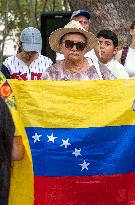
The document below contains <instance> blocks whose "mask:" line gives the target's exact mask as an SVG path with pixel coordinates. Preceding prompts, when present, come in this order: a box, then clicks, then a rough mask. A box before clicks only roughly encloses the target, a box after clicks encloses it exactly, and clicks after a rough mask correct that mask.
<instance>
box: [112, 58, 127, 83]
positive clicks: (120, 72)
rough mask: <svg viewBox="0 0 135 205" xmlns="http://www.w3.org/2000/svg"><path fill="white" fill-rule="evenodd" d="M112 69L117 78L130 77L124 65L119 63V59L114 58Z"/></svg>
mask: <svg viewBox="0 0 135 205" xmlns="http://www.w3.org/2000/svg"><path fill="white" fill-rule="evenodd" d="M110 70H111V71H112V73H113V74H114V75H115V76H116V77H117V78H119V79H120V78H124V79H125V78H126V79H127V78H129V75H128V73H127V71H126V70H125V68H124V66H123V65H122V64H121V63H119V62H118V61H117V60H115V59H114V60H113V61H112V64H111V68H110Z"/></svg>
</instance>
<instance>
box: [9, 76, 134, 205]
mask: <svg viewBox="0 0 135 205" xmlns="http://www.w3.org/2000/svg"><path fill="white" fill-rule="evenodd" d="M9 83H10V85H11V87H12V88H13V92H14V94H15V96H16V102H17V107H18V110H19V112H20V116H21V119H22V120H23V123H24V126H25V129H26V133H27V137H28V140H29V144H30V149H31V153H32V160H33V170H34V197H35V200H34V205H56V204H57V205H90V204H93V205H108V204H109V205H133V204H135V158H134V156H135V148H134V142H135V111H133V103H134V97H135V81H134V80H126V81H125V80H114V81H81V82H77V81H73V82H72V81H69V82H67V81H66V82H62V81H61V82H55V81H32V82H31V81H14V80H10V81H9ZM27 204H28V203H27Z"/></svg>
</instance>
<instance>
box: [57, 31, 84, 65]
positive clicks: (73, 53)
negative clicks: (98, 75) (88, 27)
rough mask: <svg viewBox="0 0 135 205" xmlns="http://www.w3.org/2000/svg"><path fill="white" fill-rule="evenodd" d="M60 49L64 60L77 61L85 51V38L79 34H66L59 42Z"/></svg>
mask: <svg viewBox="0 0 135 205" xmlns="http://www.w3.org/2000/svg"><path fill="white" fill-rule="evenodd" d="M60 51H61V53H63V54H64V57H65V60H70V61H78V60H81V59H82V58H84V55H85V53H86V39H85V37H84V36H83V35H81V34H78V33H77V34H76V33H73V34H66V35H65V36H64V38H63V39H62V42H61V43H60Z"/></svg>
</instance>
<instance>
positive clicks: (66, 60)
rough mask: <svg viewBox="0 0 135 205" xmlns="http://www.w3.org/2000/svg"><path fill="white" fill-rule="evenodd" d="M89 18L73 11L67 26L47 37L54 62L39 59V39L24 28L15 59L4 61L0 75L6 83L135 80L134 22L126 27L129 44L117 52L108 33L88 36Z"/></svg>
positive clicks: (36, 32)
mask: <svg viewBox="0 0 135 205" xmlns="http://www.w3.org/2000/svg"><path fill="white" fill-rule="evenodd" d="M91 21H92V14H91V13H90V12H89V11H87V10H83V9H81V10H78V11H74V12H73V13H72V15H71V19H70V22H69V23H68V24H67V25H65V26H64V28H59V29H57V30H55V31H54V32H52V33H51V35H50V38H49V44H50V47H51V49H52V50H53V51H55V52H56V62H52V60H51V59H50V58H48V57H47V56H43V55H41V49H42V37H41V33H40V31H39V30H38V29H36V28H33V27H28V28H25V29H24V30H23V31H22V33H21V35H20V39H19V49H18V51H19V52H18V53H17V54H16V55H13V56H10V57H8V58H7V59H6V60H5V61H4V62H3V64H2V67H1V72H2V73H3V74H4V75H5V77H6V78H7V79H9V78H10V79H22V80H40V79H53V80H89V79H100V80H101V79H128V78H133V77H135V71H134V67H133V63H134V61H135V21H133V22H132V24H131V27H130V35H131V44H130V45H128V46H126V45H123V48H122V49H121V50H120V51H118V46H119V45H118V37H117V35H116V34H115V33H114V32H113V31H111V30H104V29H103V30H101V31H99V32H98V33H97V36H95V35H94V34H93V33H91V32H90V29H91Z"/></svg>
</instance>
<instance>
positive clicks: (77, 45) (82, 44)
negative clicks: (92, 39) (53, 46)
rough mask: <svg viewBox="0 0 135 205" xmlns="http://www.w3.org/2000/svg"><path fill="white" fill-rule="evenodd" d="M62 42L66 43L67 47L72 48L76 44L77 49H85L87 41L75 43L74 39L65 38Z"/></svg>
mask: <svg viewBox="0 0 135 205" xmlns="http://www.w3.org/2000/svg"><path fill="white" fill-rule="evenodd" d="M62 43H64V44H65V47H66V48H69V49H72V48H73V47H74V46H76V50H77V51H83V50H84V48H85V47H86V43H83V42H77V43H75V42H74V41H70V40H65V41H63V42H62Z"/></svg>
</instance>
